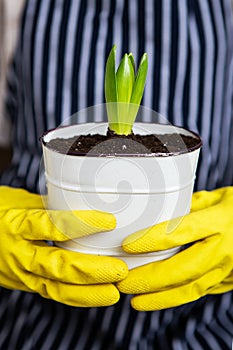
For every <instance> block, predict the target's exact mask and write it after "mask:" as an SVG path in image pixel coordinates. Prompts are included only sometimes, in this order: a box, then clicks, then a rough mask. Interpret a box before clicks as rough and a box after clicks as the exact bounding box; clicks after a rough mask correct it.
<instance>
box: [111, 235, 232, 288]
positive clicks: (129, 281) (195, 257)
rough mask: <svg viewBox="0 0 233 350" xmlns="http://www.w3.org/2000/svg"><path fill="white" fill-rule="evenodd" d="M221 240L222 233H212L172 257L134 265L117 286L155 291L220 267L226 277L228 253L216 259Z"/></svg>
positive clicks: (198, 276) (184, 281)
mask: <svg viewBox="0 0 233 350" xmlns="http://www.w3.org/2000/svg"><path fill="white" fill-rule="evenodd" d="M221 240H222V237H221V235H216V236H214V237H209V238H207V239H205V240H204V241H200V242H197V243H195V244H193V245H192V246H191V247H189V248H187V249H185V250H183V251H181V252H180V253H178V254H176V255H174V256H172V257H170V258H169V259H166V260H163V261H158V262H154V263H150V264H147V265H144V266H141V267H137V268H135V269H132V270H130V271H129V273H128V276H127V277H126V278H125V279H124V280H122V281H120V282H119V283H118V284H117V286H118V289H119V290H120V291H121V292H123V293H127V294H141V293H151V292H156V291H160V290H164V289H170V288H174V287H175V286H181V285H184V284H187V283H189V282H191V281H195V280H197V279H199V278H200V277H201V276H202V275H206V274H207V273H208V272H211V270H215V269H218V268H219V270H221V274H222V280H223V279H224V278H225V277H226V276H227V275H228V274H229V272H230V271H229V269H231V267H230V266H228V265H229V264H227V260H228V257H227V256H224V255H223V256H220V257H219V258H218V259H216V251H217V250H218V249H219V247H220V244H221Z"/></svg>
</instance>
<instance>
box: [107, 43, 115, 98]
mask: <svg viewBox="0 0 233 350" xmlns="http://www.w3.org/2000/svg"><path fill="white" fill-rule="evenodd" d="M115 62H116V45H114V46H113V47H112V50H111V52H110V54H109V56H108V59H107V63H106V68H105V83H104V87H105V99H106V102H117V88H116V72H115V65H116V63H115Z"/></svg>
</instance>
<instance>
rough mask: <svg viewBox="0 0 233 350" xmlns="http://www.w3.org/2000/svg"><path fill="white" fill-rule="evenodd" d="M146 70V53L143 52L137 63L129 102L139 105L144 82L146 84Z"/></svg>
mask: <svg viewBox="0 0 233 350" xmlns="http://www.w3.org/2000/svg"><path fill="white" fill-rule="evenodd" d="M147 71H148V57H147V54H146V53H144V55H143V56H142V58H141V61H140V64H139V68H138V72H137V75H136V79H135V83H134V86H133V91H132V95H131V100H130V103H135V104H138V105H140V103H141V99H142V96H143V92H144V88H145V84H146V76H147Z"/></svg>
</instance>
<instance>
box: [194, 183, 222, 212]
mask: <svg viewBox="0 0 233 350" xmlns="http://www.w3.org/2000/svg"><path fill="white" fill-rule="evenodd" d="M226 191H229V189H228V188H227V187H222V188H219V189H217V190H214V191H199V192H195V193H193V196H192V203H191V212H193V211H198V210H202V209H206V208H209V207H212V206H213V205H216V204H218V203H219V202H221V200H222V198H223V196H224V195H225V194H226Z"/></svg>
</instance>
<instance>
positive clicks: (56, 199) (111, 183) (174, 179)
mask: <svg viewBox="0 0 233 350" xmlns="http://www.w3.org/2000/svg"><path fill="white" fill-rule="evenodd" d="M107 126H108V125H107V123H87V124H79V125H71V126H67V127H61V128H58V129H55V130H51V131H49V132H47V133H45V134H44V135H43V137H42V144H43V155H44V163H45V175H46V181H47V190H48V208H49V209H62V210H63V209H68V210H75V209H76V210H79V209H85V210H87V209H88V210H89V209H91V210H93V209H96V210H101V211H106V212H111V213H113V214H114V215H115V216H116V219H117V227H116V229H115V230H113V231H109V232H104V233H103V232H100V233H97V234H94V235H91V236H88V237H83V238H79V239H72V240H68V241H66V242H64V243H57V245H59V246H60V247H63V248H65V249H70V250H75V251H78V252H83V253H90V254H98V255H110V256H116V257H118V258H120V259H122V260H124V261H125V262H126V263H127V264H128V267H129V268H134V267H136V266H140V265H143V264H146V263H149V262H151V261H156V260H161V259H165V258H168V257H170V256H171V255H173V254H175V253H176V252H177V251H178V250H179V247H177V248H175V249H169V250H166V251H159V252H154V253H150V254H140V255H136V256H135V255H132V256H131V255H129V254H126V253H125V252H124V251H123V250H122V248H121V243H122V241H123V240H124V238H125V237H127V236H128V235H130V234H131V233H133V232H136V231H138V230H140V229H143V228H146V227H149V226H151V225H155V224H157V223H159V222H162V221H167V220H171V219H173V218H180V217H182V216H184V215H185V214H187V213H189V210H190V203H191V197H192V192H193V185H194V180H195V172H196V167H197V162H198V156H199V152H200V147H201V140H200V139H199V137H198V136H197V135H195V134H193V133H192V132H190V131H188V130H185V129H182V128H177V127H174V126H171V125H162V124H150V123H135V125H134V128H133V131H134V133H135V134H137V133H138V134H148V133H149V134H153V133H156V134H157V133H158V134H164V133H174V132H177V133H180V132H181V133H183V134H185V135H190V136H193V137H197V138H198V139H199V141H200V142H199V145H198V146H197V147H195V149H192V150H187V152H185V153H180V154H176V155H173V156H171V155H167V156H161V155H158V156H150V155H148V156H141V157H140V156H128V155H127V156H115V157H114V156H108V157H97V156H74V155H65V154H61V153H58V152H57V151H54V150H52V149H51V148H48V147H47V146H46V143H47V142H49V141H50V140H52V139H54V138H58V137H61V138H69V137H71V136H74V135H81V134H89V133H90V134H95V133H99V134H106V130H107ZM178 222H179V219H178V221H172V223H173V226H174V225H175V224H178ZM173 228H174V227H172V226H170V227H169V226H168V234H169V232H170V231H171V230H172V229H173Z"/></svg>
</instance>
